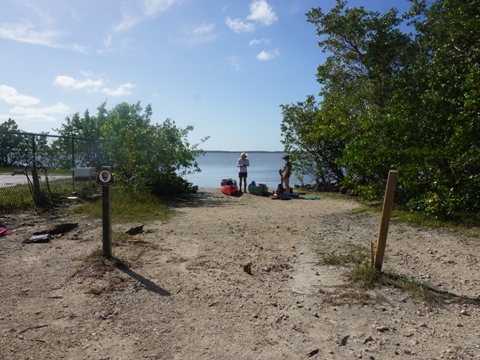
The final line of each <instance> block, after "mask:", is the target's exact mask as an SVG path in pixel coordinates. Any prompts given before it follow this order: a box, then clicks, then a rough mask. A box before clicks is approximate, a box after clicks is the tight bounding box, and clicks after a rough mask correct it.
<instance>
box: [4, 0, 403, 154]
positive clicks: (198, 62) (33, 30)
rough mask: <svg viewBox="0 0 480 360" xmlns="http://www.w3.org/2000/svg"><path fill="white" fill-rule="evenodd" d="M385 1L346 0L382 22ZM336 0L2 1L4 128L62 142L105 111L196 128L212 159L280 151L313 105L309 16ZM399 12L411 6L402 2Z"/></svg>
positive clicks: (314, 44) (314, 55)
mask: <svg viewBox="0 0 480 360" xmlns="http://www.w3.org/2000/svg"><path fill="white" fill-rule="evenodd" d="M388 3H389V2H386V1H384V0H363V1H361V0H350V1H348V5H349V6H364V7H365V9H366V10H375V11H379V12H381V13H383V12H386V11H387V10H389V8H390V7H392V6H393V5H389V4H388ZM335 4H336V2H335V0H82V1H76V0H2V5H1V7H0V54H1V56H0V123H3V122H5V121H7V120H8V119H9V118H11V119H13V120H15V122H16V123H17V125H18V126H19V129H20V130H22V131H26V132H32V133H39V132H48V133H49V134H52V135H55V134H58V133H57V132H56V131H55V129H59V128H61V126H62V124H65V123H66V121H65V118H66V117H67V116H72V115H73V114H75V113H79V114H80V115H83V114H84V112H85V111H86V110H88V111H89V113H90V115H96V114H97V108H98V107H99V106H100V105H101V104H103V103H104V102H106V108H107V109H108V110H111V109H113V108H114V107H115V106H116V105H117V104H119V103H122V102H127V103H129V104H136V103H137V102H140V104H141V105H142V107H143V108H145V107H146V106H147V105H148V104H150V105H151V106H152V111H153V116H152V123H153V124H156V123H162V122H163V121H164V120H165V119H171V120H173V121H174V122H175V124H176V125H177V126H178V127H180V128H185V127H186V126H189V125H191V126H193V128H194V129H193V131H191V132H190V134H189V137H188V141H189V142H190V143H191V144H197V143H200V142H201V140H202V139H203V138H205V137H207V136H208V137H209V139H208V140H207V141H206V142H204V143H202V144H201V145H200V147H201V148H202V149H204V150H225V151H255V150H260V151H282V150H283V145H282V143H281V140H282V134H281V130H280V125H281V123H282V119H283V117H282V113H281V108H280V105H288V104H294V103H296V102H298V101H304V100H305V99H306V98H307V96H308V95H315V96H317V95H318V93H319V92H320V90H321V88H320V84H318V83H317V81H316V71H317V67H318V66H319V65H320V64H322V63H323V62H324V61H325V59H326V56H327V55H328V54H324V53H323V52H322V50H321V48H320V47H319V46H318V38H317V36H316V34H315V27H314V26H313V25H312V24H310V23H307V21H306V15H305V14H306V13H307V12H308V11H309V10H311V9H312V8H318V7H320V8H321V9H322V11H323V12H328V11H329V10H330V9H331V8H332V7H334V6H335ZM394 6H395V7H396V8H397V9H398V10H399V11H400V13H403V12H404V11H406V10H408V8H409V2H408V0H397V1H396V2H395V5H394Z"/></svg>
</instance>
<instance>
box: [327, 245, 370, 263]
mask: <svg viewBox="0 0 480 360" xmlns="http://www.w3.org/2000/svg"><path fill="white" fill-rule="evenodd" d="M368 256H369V255H368V252H367V248H365V247H362V246H355V245H352V246H351V248H350V251H349V252H347V253H345V254H327V255H325V256H324V258H323V260H322V263H323V264H325V265H333V266H348V265H351V264H356V265H358V264H361V263H362V262H363V261H365V259H366V258H368Z"/></svg>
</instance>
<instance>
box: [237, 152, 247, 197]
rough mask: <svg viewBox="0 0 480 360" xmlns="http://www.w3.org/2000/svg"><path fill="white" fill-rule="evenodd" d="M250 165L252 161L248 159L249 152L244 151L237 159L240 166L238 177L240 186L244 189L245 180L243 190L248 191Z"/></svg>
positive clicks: (240, 188)
mask: <svg viewBox="0 0 480 360" xmlns="http://www.w3.org/2000/svg"><path fill="white" fill-rule="evenodd" d="M249 166H250V161H249V160H248V154H247V153H244V152H242V153H241V154H240V157H239V158H238V161H237V167H238V179H239V180H240V181H239V185H238V188H239V190H240V191H242V182H243V192H247V167H249Z"/></svg>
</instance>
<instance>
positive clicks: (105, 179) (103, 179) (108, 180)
mask: <svg viewBox="0 0 480 360" xmlns="http://www.w3.org/2000/svg"><path fill="white" fill-rule="evenodd" d="M114 183H115V181H114V180H113V174H112V173H111V172H110V170H108V169H102V170H100V172H99V173H98V175H97V184H98V185H101V186H110V185H113V184H114Z"/></svg>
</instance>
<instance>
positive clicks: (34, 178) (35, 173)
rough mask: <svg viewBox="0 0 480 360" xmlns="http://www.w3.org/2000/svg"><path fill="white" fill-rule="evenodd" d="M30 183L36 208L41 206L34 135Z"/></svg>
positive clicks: (33, 137) (33, 138) (33, 136)
mask: <svg viewBox="0 0 480 360" xmlns="http://www.w3.org/2000/svg"><path fill="white" fill-rule="evenodd" d="M32 153H33V154H32V155H33V156H32V157H33V161H32V181H33V193H34V195H35V205H36V206H38V207H42V206H43V198H42V191H41V189H40V181H39V180H38V171H37V165H36V162H37V159H36V157H37V154H36V149H35V135H32Z"/></svg>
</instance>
